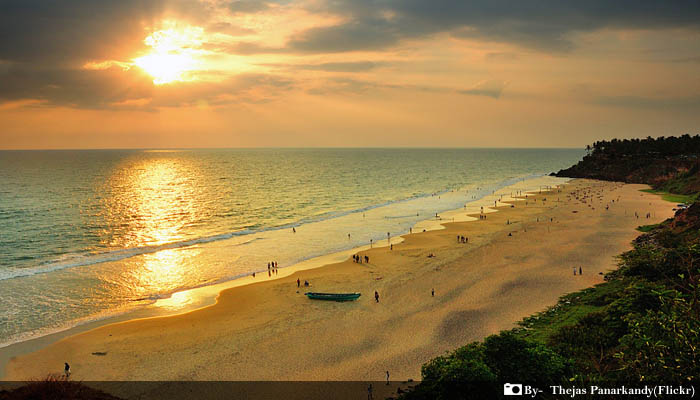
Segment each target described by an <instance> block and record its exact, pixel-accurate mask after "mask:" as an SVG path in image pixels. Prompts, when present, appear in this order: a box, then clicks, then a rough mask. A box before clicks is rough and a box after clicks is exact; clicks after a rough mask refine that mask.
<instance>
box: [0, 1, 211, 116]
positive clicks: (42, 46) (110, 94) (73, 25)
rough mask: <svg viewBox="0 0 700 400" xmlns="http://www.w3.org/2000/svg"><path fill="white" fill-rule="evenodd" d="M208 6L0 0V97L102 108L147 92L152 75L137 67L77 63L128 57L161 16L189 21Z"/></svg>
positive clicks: (203, 17)
mask: <svg viewBox="0 0 700 400" xmlns="http://www.w3.org/2000/svg"><path fill="white" fill-rule="evenodd" d="M210 11H211V10H209V9H208V8H207V7H206V5H205V4H204V3H200V2H198V1H187V0H61V1H58V0H49V1H47V0H3V1H0V37H2V40H0V65H2V66H3V67H0V82H2V83H0V101H10V100H19V99H40V100H45V101H46V102H47V103H48V104H60V105H67V106H74V107H83V108H102V107H105V106H106V105H108V104H110V103H112V102H115V101H123V100H129V99H133V98H139V97H143V96H147V95H148V94H149V92H150V91H151V90H152V86H153V84H152V83H151V79H150V78H148V77H147V76H145V75H144V74H143V73H142V72H140V71H138V70H136V69H131V70H129V71H125V70H123V69H122V68H108V69H102V70H84V69H83V66H84V65H85V64H86V63H87V62H91V61H98V62H99V61H103V60H116V61H128V60H129V59H131V58H132V57H134V55H135V54H136V52H138V51H139V50H140V49H143V48H144V47H145V45H144V43H143V40H144V38H145V36H146V35H147V31H146V29H147V28H149V27H152V26H156V25H157V23H159V22H160V21H161V20H162V18H163V17H164V16H169V17H170V16H173V17H179V18H182V19H183V20H185V21H191V22H193V23H196V22H197V21H204V20H206V19H207V18H208V15H209V13H210Z"/></svg>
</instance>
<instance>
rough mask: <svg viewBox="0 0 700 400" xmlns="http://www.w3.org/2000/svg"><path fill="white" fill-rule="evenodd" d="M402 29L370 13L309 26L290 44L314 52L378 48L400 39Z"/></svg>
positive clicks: (290, 47)
mask: <svg viewBox="0 0 700 400" xmlns="http://www.w3.org/2000/svg"><path fill="white" fill-rule="evenodd" d="M398 30H399V29H398V27H396V26H394V25H393V24H391V23H388V22H387V21H386V20H383V19H379V18H372V17H370V18H367V19H360V20H355V21H352V22H349V23H346V24H342V25H338V26H331V27H321V28H312V29H309V30H307V31H304V32H303V33H301V34H299V35H296V36H295V37H293V38H292V39H291V40H290V41H289V42H288V43H287V46H288V47H289V49H290V50H293V51H300V52H313V53H335V52H345V51H354V50H378V49H382V48H385V47H388V46H392V45H394V44H396V43H398V41H399V40H400V38H401V36H400V34H399V32H398Z"/></svg>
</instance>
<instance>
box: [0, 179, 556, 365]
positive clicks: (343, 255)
mask: <svg viewBox="0 0 700 400" xmlns="http://www.w3.org/2000/svg"><path fill="white" fill-rule="evenodd" d="M513 179H518V180H517V181H515V182H513V183H511V184H509V185H506V186H503V187H501V188H498V189H495V190H494V191H493V192H492V193H491V194H488V193H487V194H484V195H483V196H482V197H481V198H478V199H474V200H468V201H467V202H466V205H465V207H464V209H463V208H457V209H450V210H447V211H443V212H441V213H440V218H439V219H435V218H429V219H424V220H420V221H418V222H416V223H415V224H414V226H413V228H412V229H413V230H414V234H415V233H419V232H420V230H422V229H425V230H426V231H433V230H438V229H444V224H446V223H455V222H466V221H474V220H478V218H476V217H471V216H467V217H466V218H465V217H464V216H462V214H463V211H464V210H467V209H470V210H471V211H472V212H473V213H472V214H469V213H467V215H477V214H476V213H478V211H477V208H478V207H480V206H479V204H482V203H484V202H485V199H486V198H489V197H492V196H494V194H496V193H500V192H504V194H503V195H501V197H503V196H505V198H506V199H507V200H504V201H521V199H520V198H519V197H518V196H515V197H510V196H508V195H505V192H508V191H510V192H512V191H513V190H512V189H511V188H514V187H517V186H520V185H524V186H525V187H532V188H533V190H534V183H535V182H540V181H545V182H548V183H553V182H549V181H558V182H559V183H558V185H562V184H566V182H568V181H569V180H570V179H568V178H556V177H550V176H549V175H540V176H533V175H528V176H525V177H522V178H508V179H506V180H504V181H503V182H508V181H512V180H513ZM530 182H532V183H533V184H532V185H530V184H528V183H530ZM538 186H539V187H540V188H541V187H542V186H543V185H538ZM479 189H480V188H476V187H475V188H471V189H469V190H479ZM463 190H464V189H460V190H452V191H450V190H445V191H443V192H440V193H435V194H434V196H440V195H445V194H448V195H449V194H450V193H451V192H461V191H463ZM526 193H527V194H532V193H534V192H526ZM407 200H411V199H407ZM498 201H499V203H500V205H504V204H505V203H503V202H502V201H501V200H498ZM488 203H489V204H490V200H489V202H488ZM484 204H485V203H484ZM382 206H386V204H383V205H379V206H373V207H370V209H375V208H381V207H382ZM491 212H497V210H496V209H494V208H493V207H489V206H486V205H484V210H483V213H491ZM458 214H459V215H460V216H458V217H457V218H458V219H457V220H455V218H454V217H455V216H457V215H458ZM443 215H444V216H445V219H443ZM460 217H461V218H460ZM449 218H451V221H450V220H448V219H449ZM409 234H410V233H409V232H405V233H403V234H401V235H398V236H396V237H392V239H391V242H392V243H391V244H399V243H401V242H403V241H404V236H406V235H409ZM382 247H389V242H388V240H387V239H382V240H379V241H377V242H375V243H374V244H373V245H372V246H370V245H363V246H357V247H352V248H349V249H346V250H341V251H336V252H331V253H328V254H323V255H320V256H315V257H311V258H309V259H305V260H302V261H300V262H297V263H295V264H293V265H290V266H287V267H283V268H281V269H279V272H280V273H281V274H278V275H275V274H273V275H272V277H269V278H266V277H264V271H259V272H258V274H259V275H258V276H260V277H261V279H257V280H256V279H255V278H252V277H251V276H250V275H245V276H240V277H237V278H233V279H230V280H226V281H223V282H219V283H214V284H207V285H203V286H199V287H194V288H190V289H186V290H182V291H177V292H174V293H172V294H171V295H170V296H169V297H164V298H160V299H156V300H155V301H154V302H153V303H152V304H148V305H145V306H143V307H140V308H136V309H132V310H128V311H125V312H122V313H118V314H113V315H107V316H105V317H102V318H96V319H90V320H88V321H87V322H83V323H77V324H75V325H72V326H70V327H68V328H65V329H64V328H60V329H58V330H56V331H50V332H48V333H42V334H39V335H38V336H32V337H29V338H27V339H23V340H20V341H17V342H14V343H10V344H8V345H5V346H2V347H0V378H2V376H3V373H4V369H5V367H6V365H7V363H8V361H9V360H10V359H11V358H13V357H16V356H19V355H22V354H26V353H29V352H33V351H36V350H39V349H41V348H44V347H46V346H48V345H50V344H53V343H55V342H57V341H59V340H61V339H64V338H67V337H70V336H73V335H77V334H80V333H83V332H87V331H90V330H93V329H97V328H99V327H102V326H105V325H110V324H114V323H121V322H128V321H135V320H141V319H147V318H159V317H170V316H175V315H179V314H184V313H188V312H192V311H196V310H199V309H202V308H205V307H209V306H213V305H215V304H216V301H217V298H218V296H219V295H220V293H221V292H222V291H225V290H227V289H232V288H236V287H241V286H246V285H251V284H255V283H259V282H269V281H273V280H276V279H282V278H285V277H287V276H289V275H291V274H294V273H297V272H300V271H305V270H309V269H315V268H321V267H324V266H327V265H331V264H336V263H339V262H343V261H345V260H347V259H349V258H350V257H351V255H352V254H356V253H358V252H362V251H366V250H369V249H370V248H382ZM263 279H264V280H263Z"/></svg>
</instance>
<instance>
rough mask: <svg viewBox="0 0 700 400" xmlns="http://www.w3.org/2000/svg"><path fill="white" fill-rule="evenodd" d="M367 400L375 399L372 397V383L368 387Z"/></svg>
mask: <svg viewBox="0 0 700 400" xmlns="http://www.w3.org/2000/svg"><path fill="white" fill-rule="evenodd" d="M367 400H374V397H372V384H371V383H370V384H369V386H367Z"/></svg>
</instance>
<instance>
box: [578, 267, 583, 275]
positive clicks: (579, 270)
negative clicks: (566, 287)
mask: <svg viewBox="0 0 700 400" xmlns="http://www.w3.org/2000/svg"><path fill="white" fill-rule="evenodd" d="M578 274H579V275H583V268H582V267H578Z"/></svg>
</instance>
